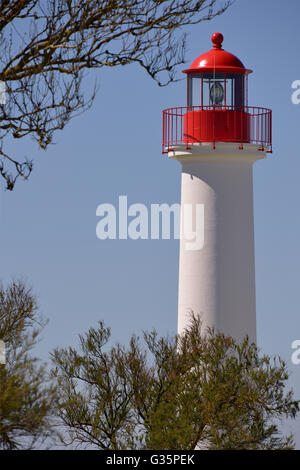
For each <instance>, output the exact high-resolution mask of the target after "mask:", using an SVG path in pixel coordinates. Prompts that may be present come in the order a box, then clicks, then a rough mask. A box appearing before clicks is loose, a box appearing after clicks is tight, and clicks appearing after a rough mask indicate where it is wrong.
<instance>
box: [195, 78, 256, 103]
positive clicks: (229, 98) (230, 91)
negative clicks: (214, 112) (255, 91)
mask: <svg viewBox="0 0 300 470" xmlns="http://www.w3.org/2000/svg"><path fill="white" fill-rule="evenodd" d="M247 95H248V76H247V75H242V74H232V73H231V74H230V73H199V74H198V73H197V74H189V75H188V106H212V107H217V108H218V107H221V108H224V107H235V108H239V107H243V106H247V105H248V97H247Z"/></svg>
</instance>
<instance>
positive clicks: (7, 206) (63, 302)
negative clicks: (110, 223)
mask: <svg viewBox="0 0 300 470" xmlns="http://www.w3.org/2000/svg"><path fill="white" fill-rule="evenodd" d="M299 18H300V3H299V1H298V0H289V1H288V2H285V3H283V2H282V1H279V0H263V1H261V0H252V1H251V2H249V1H246V0H237V1H236V2H235V4H234V5H233V6H232V7H231V8H230V9H229V10H228V11H227V12H226V13H225V14H224V15H222V16H220V17H219V18H216V19H214V20H213V21H211V22H204V23H201V24H199V25H196V26H193V27H188V28H186V29H185V31H186V32H187V33H188V34H189V35H188V41H187V45H188V49H187V54H186V66H189V64H190V63H191V62H192V61H193V60H194V59H195V58H196V57H197V56H198V55H200V54H201V53H203V52H205V51H207V50H208V49H209V48H210V45H211V43H210V36H211V34H212V33H213V32H215V31H220V32H222V33H223V35H224V43H223V46H224V49H226V50H228V51H230V52H232V53H234V54H236V55H237V56H238V57H239V58H240V59H241V60H242V62H243V63H244V64H245V66H246V67H247V68H251V69H253V71H254V73H253V74H252V75H250V77H249V105H251V106H261V107H267V108H268V107H269V108H272V110H273V145H274V153H273V154H272V155H270V156H269V157H268V158H267V159H265V160H263V161H260V162H257V163H256V164H255V168H254V186H255V245H256V247H255V248H256V286H257V287H256V289H257V320H258V343H259V346H260V347H261V348H262V349H263V351H264V352H266V353H268V354H279V355H281V356H282V357H283V358H285V359H286V361H287V363H288V366H289V369H290V370H291V372H292V377H291V380H290V384H291V385H292V386H293V387H294V389H295V394H296V396H297V397H298V398H300V365H299V366H295V365H293V364H292V363H291V359H290V358H291V353H292V350H291V343H292V341H294V340H296V339H300V315H299V307H300V305H299V304H300V300H299V264H300V256H299V253H300V250H299V240H300V220H299V200H300V185H299V174H300V154H299V133H300V105H294V104H292V102H291V94H292V89H291V84H292V82H293V81H294V80H297V79H298V80H300V56H299ZM184 68H185V66H182V67H179V69H178V75H179V76H180V75H181V72H180V70H182V69H184ZM95 76H97V79H98V81H99V85H100V90H99V93H98V96H97V99H96V102H95V104H94V106H93V108H92V109H91V110H90V111H88V112H87V113H85V114H84V115H82V116H80V117H78V118H76V119H74V120H73V121H72V122H71V123H70V124H69V125H68V127H67V128H66V129H64V131H63V132H60V133H58V134H56V139H55V141H56V144H55V145H53V146H51V147H50V148H49V149H48V150H47V152H44V151H39V150H37V149H36V147H35V146H34V144H33V143H32V142H31V141H30V140H27V141H24V142H22V143H21V144H20V143H19V144H18V146H17V144H16V143H13V142H12V143H10V151H11V152H14V151H17V152H22V154H23V153H24V154H25V155H27V156H28V157H30V158H34V159H35V168H34V172H33V174H32V177H31V179H30V181H29V182H26V183H20V184H18V185H17V187H16V190H15V191H14V192H13V193H10V192H7V191H4V189H2V191H1V201H0V217H1V218H0V221H1V231H0V243H1V248H2V250H1V251H2V253H1V264H0V278H1V279H2V280H3V281H5V282H6V281H9V280H10V279H12V278H16V277H22V278H23V279H25V280H26V281H27V282H28V283H29V284H31V285H32V286H33V288H34V291H35V293H36V294H37V296H38V300H39V304H40V307H41V311H42V313H43V314H44V316H45V317H47V318H49V320H50V322H49V325H48V326H47V328H46V330H45V331H44V334H43V341H42V342H41V343H40V345H39V346H38V353H39V355H40V356H41V357H42V358H44V359H46V358H47V354H48V351H50V350H52V349H53V348H54V347H56V346H67V345H70V344H74V343H76V338H77V334H78V333H80V332H83V331H86V330H87V329H88V328H89V327H90V326H95V325H96V322H97V321H98V320H100V319H103V320H104V321H105V322H106V324H107V325H109V326H111V328H112V333H113V339H114V340H118V341H121V342H123V343H124V342H127V340H128V338H129V336H130V335H131V333H133V332H139V331H141V330H145V329H151V328H153V327H154V328H156V329H157V330H158V331H159V332H160V333H161V334H166V333H171V334H172V333H175V332H176V327H177V283H178V255H179V252H178V250H179V244H178V241H176V240H152V241H151V240H137V241H132V240H106V241H100V240H98V239H97V238H96V232H95V230H96V224H97V218H96V208H97V206H98V205H99V204H101V203H104V202H108V203H112V204H117V201H118V197H119V195H127V196H128V203H129V204H131V203H134V202H139V203H143V204H145V205H147V206H148V207H150V204H151V203H162V202H166V203H169V204H172V203H175V202H180V166H179V164H178V163H177V162H173V161H169V160H168V159H167V158H166V156H162V155H161V133H162V132H161V127H162V118H161V114H162V113H161V111H162V109H164V108H168V107H175V106H185V104H186V103H185V100H186V84H185V82H184V81H181V82H178V83H175V84H172V85H170V86H168V87H163V88H159V87H158V86H157V85H156V83H155V82H154V81H152V80H151V79H150V78H149V77H148V76H146V74H145V72H144V71H143V70H142V69H140V68H139V67H137V66H129V67H120V68H115V69H113V68H112V69H107V70H105V69H102V70H100V71H97V72H96V73H91V74H90V76H89V77H88V78H87V81H86V88H87V92H88V91H89V90H88V88H89V87H91V86H92V80H93V78H94V77H95ZM182 76H183V74H182ZM287 427H288V429H291V430H294V431H296V433H297V429H298V434H297V447H298V448H300V431H299V429H300V415H299V417H298V419H297V422H295V423H294V424H293V425H291V426H290V425H288V426H287Z"/></svg>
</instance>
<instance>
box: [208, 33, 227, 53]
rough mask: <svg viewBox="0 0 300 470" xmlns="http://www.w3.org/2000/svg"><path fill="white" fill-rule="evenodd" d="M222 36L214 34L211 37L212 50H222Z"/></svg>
mask: <svg viewBox="0 0 300 470" xmlns="http://www.w3.org/2000/svg"><path fill="white" fill-rule="evenodd" d="M223 39H224V37H223V34H221V33H214V34H213V35H212V37H211V41H212V43H213V46H214V49H222V42H223Z"/></svg>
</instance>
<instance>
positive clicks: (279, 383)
mask: <svg viewBox="0 0 300 470" xmlns="http://www.w3.org/2000/svg"><path fill="white" fill-rule="evenodd" d="M109 339H110V330H109V329H108V328H106V327H105V326H104V324H103V323H102V322H100V323H99V326H98V328H97V329H94V328H91V329H90V330H89V331H88V332H87V333H86V334H85V335H82V336H80V349H79V350H78V351H77V350H76V349H75V348H68V349H57V350H55V351H54V353H53V355H52V359H53V362H54V364H55V370H54V372H53V373H54V375H55V376H56V378H57V380H58V383H59V390H60V397H59V400H58V402H57V413H58V416H59V417H60V419H61V420H62V423H63V425H64V437H63V438H62V439H63V441H64V442H65V443H68V444H70V443H72V444H76V445H79V446H87V447H90V446H95V447H96V448H100V449H113V450H117V449H119V450H120V449H168V450H172V449H173V450H180V449H182V450H189V449H191V450H192V449H195V448H199V449H200V448H205V449H290V448H293V440H292V436H288V437H285V436H282V435H281V434H280V432H279V427H278V426H279V421H278V420H279V419H280V418H282V417H295V416H296V413H297V412H298V410H299V402H298V401H296V400H294V398H293V393H292V392H291V391H289V392H286V391H285V385H286V381H287V379H288V373H287V370H286V365H285V363H284V362H283V361H281V360H280V359H279V358H278V359H276V358H274V359H271V358H269V357H267V356H261V355H260V353H259V351H258V349H257V347H256V346H255V344H250V343H249V341H248V339H247V338H245V340H244V341H243V343H242V344H238V343H236V342H235V341H234V340H233V339H232V338H230V337H225V336H224V335H222V334H220V333H216V332H215V331H214V330H208V331H206V332H205V333H204V332H203V331H201V322H200V320H199V318H197V317H196V316H192V317H191V324H190V327H189V329H187V330H186V331H185V333H184V334H183V335H182V336H181V337H175V338H159V337H158V335H157V333H156V332H151V333H145V334H144V344H143V345H141V341H140V340H139V339H138V338H137V337H135V336H133V337H132V338H131V340H130V344H129V346H128V347H127V348H125V347H122V346H120V345H118V344H117V345H116V346H114V347H112V348H111V349H109V348H108V341H109Z"/></svg>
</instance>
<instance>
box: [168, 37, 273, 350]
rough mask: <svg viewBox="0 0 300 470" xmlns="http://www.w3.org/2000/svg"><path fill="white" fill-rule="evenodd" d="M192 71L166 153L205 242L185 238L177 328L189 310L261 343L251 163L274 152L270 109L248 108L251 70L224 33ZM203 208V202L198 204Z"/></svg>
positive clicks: (172, 113)
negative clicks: (196, 244)
mask: <svg viewBox="0 0 300 470" xmlns="http://www.w3.org/2000/svg"><path fill="white" fill-rule="evenodd" d="M212 42H213V48H212V49H211V50H210V51H209V52H207V53H205V54H202V55H200V56H199V57H198V58H197V59H196V60H195V61H194V62H193V63H192V65H191V66H190V68H189V69H187V70H185V71H184V72H185V73H186V74H187V90H188V93H187V95H188V96H187V99H188V102H187V106H186V107H181V108H171V109H167V110H164V111H163V152H164V153H167V154H168V156H169V158H171V159H175V160H178V161H179V162H180V163H181V166H182V179H181V208H182V222H183V220H184V218H185V217H186V214H185V207H187V206H190V207H192V211H193V214H196V208H197V207H202V208H203V211H204V212H202V214H203V213H204V217H203V221H204V226H203V230H204V232H203V233H204V241H203V244H202V246H201V247H200V248H198V249H190V243H188V242H189V241H190V240H189V239H187V238H186V234H185V232H184V231H183V234H182V237H181V241H180V262H179V299H178V303H179V305H178V333H181V332H182V331H183V330H184V328H185V327H186V326H187V325H188V322H189V315H190V312H191V311H193V312H194V313H196V314H200V315H201V316H202V321H203V327H204V328H205V327H207V326H214V327H215V328H216V329H217V330H219V331H222V332H223V333H225V334H227V335H230V336H232V337H234V338H236V339H237V340H240V339H242V338H243V337H244V336H245V335H246V334H247V335H248V336H249V338H250V340H252V341H256V305H255V304H256V302H255V266H254V220H253V178H252V167H253V163H254V162H255V161H256V160H258V159H262V158H265V157H266V154H267V152H271V151H272V135H271V126H272V123H271V119H272V112H271V111H270V110H268V109H265V108H258V107H249V106H248V97H247V94H248V75H249V74H250V73H251V70H248V69H246V68H245V67H244V65H243V64H242V62H241V61H240V60H239V59H238V58H237V57H236V56H234V55H233V54H230V53H229V52H226V51H224V50H223V49H222V42H223V36H222V34H220V33H215V34H213V36H212ZM197 205H198V206H197Z"/></svg>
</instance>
